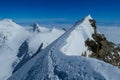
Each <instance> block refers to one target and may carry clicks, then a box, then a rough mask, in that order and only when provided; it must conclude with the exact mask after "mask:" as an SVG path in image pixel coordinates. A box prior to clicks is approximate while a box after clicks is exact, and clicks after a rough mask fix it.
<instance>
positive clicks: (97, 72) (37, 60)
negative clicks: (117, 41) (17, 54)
mask: <svg viewBox="0 0 120 80" xmlns="http://www.w3.org/2000/svg"><path fill="white" fill-rule="evenodd" d="M78 25H79V24H78ZM76 28H77V25H75V26H73V27H72V28H71V29H70V30H68V31H67V32H66V33H64V34H63V35H62V36H61V37H59V38H58V39H57V40H55V41H54V42H53V43H51V44H50V45H49V46H47V47H46V48H45V49H44V50H43V51H41V52H39V53H38V54H37V55H36V56H34V57H33V58H32V59H30V60H29V61H28V62H27V63H26V64H24V65H23V66H22V67H21V68H20V69H19V70H18V71H16V72H15V73H14V74H13V75H12V76H11V77H10V78H9V79H8V80H119V78H120V76H119V75H120V69H118V68H117V67H114V66H112V65H110V64H107V63H105V62H102V61H99V60H96V59H90V58H86V57H82V56H67V55H65V53H63V51H61V48H62V47H63V46H64V42H65V41H66V39H67V38H68V37H69V35H70V34H71V33H72V32H73V31H74V30H75V29H76Z"/></svg>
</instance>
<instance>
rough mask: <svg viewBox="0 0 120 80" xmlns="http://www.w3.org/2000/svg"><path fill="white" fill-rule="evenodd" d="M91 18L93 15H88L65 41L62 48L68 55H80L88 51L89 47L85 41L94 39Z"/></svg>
mask: <svg viewBox="0 0 120 80" xmlns="http://www.w3.org/2000/svg"><path fill="white" fill-rule="evenodd" d="M89 19H92V18H91V16H90V15H89V16H87V17H86V18H85V19H84V21H83V22H82V23H81V24H80V23H78V24H79V25H76V26H77V27H76V28H75V29H74V30H73V31H72V32H71V33H70V35H69V36H68V38H67V39H66V41H65V45H64V46H63V48H62V51H63V53H65V54H67V55H78V56H80V55H81V54H82V53H84V52H87V53H88V54H89V53H90V52H89V51H87V47H86V46H85V41H86V40H87V39H88V38H89V39H92V34H93V33H94V29H93V27H92V26H91V24H90V22H89Z"/></svg>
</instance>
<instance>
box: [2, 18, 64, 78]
mask: <svg viewBox="0 0 120 80" xmlns="http://www.w3.org/2000/svg"><path fill="white" fill-rule="evenodd" d="M34 27H35V25H34ZM36 27H38V28H39V30H40V32H36V31H31V30H27V29H25V28H24V27H22V26H20V25H18V24H16V23H15V22H13V21H12V20H10V19H4V20H1V21H0V80H6V79H7V78H8V77H9V76H10V75H11V74H12V71H13V69H14V67H15V66H16V65H17V64H16V63H19V62H20V61H21V59H22V58H21V57H18V56H17V55H18V53H20V52H21V49H22V48H21V45H22V44H23V43H24V42H25V41H26V40H27V41H28V43H27V44H28V53H29V54H30V55H33V54H34V53H35V52H36V51H37V49H38V48H39V46H40V45H41V44H42V43H43V47H42V49H44V48H45V47H46V46H48V45H49V44H51V43H52V42H53V41H54V40H55V39H57V38H58V37H59V36H61V35H62V34H63V33H64V31H63V30H58V29H54V30H51V29H48V28H44V27H40V26H39V25H38V24H37V25H36ZM30 29H33V28H32V27H31V28H30ZM50 30H51V31H50ZM22 51H24V50H22Z"/></svg>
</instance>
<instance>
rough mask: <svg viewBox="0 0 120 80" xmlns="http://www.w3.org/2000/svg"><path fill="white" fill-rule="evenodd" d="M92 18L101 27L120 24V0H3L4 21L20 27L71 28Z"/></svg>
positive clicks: (0, 9) (0, 14) (0, 3)
mask: <svg viewBox="0 0 120 80" xmlns="http://www.w3.org/2000/svg"><path fill="white" fill-rule="evenodd" d="M88 14H91V16H92V17H93V18H94V19H96V21H97V22H98V23H99V24H100V23H105V24H108V23H109V24H110V23H111V24H112V23H114V24H119V23H120V0H0V19H3V18H11V19H13V20H14V21H15V22H17V23H32V22H40V23H41V24H49V23H58V24H69V23H74V22H75V21H77V20H79V19H81V18H83V17H85V16H87V15H88Z"/></svg>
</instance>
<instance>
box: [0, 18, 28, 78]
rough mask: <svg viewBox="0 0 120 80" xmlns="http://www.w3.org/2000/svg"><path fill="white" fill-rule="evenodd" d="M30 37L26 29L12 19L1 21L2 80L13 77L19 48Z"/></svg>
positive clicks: (0, 54) (0, 72) (0, 65)
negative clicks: (14, 63)
mask: <svg viewBox="0 0 120 80" xmlns="http://www.w3.org/2000/svg"><path fill="white" fill-rule="evenodd" d="M28 35H29V34H28V32H27V31H26V30H24V28H22V27H21V26H19V25H17V24H16V23H14V22H13V21H12V20H10V19H4V20H2V21H0V80H6V79H7V78H8V77H9V76H10V75H11V73H12V69H13V67H12V64H13V62H14V61H15V60H16V59H17V56H16V54H17V52H18V49H19V46H20V45H21V43H22V42H23V41H24V40H25V39H26V38H27V36H28Z"/></svg>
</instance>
